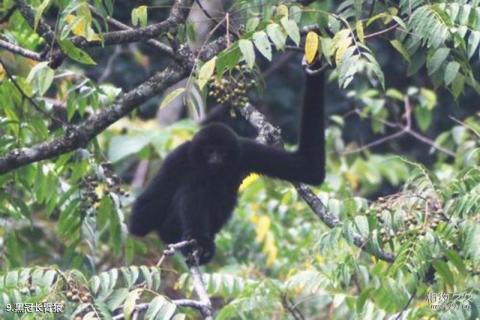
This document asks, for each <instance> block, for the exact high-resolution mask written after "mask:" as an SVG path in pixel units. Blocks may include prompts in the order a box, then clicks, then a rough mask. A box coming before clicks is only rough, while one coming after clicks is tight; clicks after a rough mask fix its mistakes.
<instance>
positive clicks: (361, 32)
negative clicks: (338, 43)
mask: <svg viewBox="0 0 480 320" xmlns="http://www.w3.org/2000/svg"><path fill="white" fill-rule="evenodd" d="M356 29H357V36H358V40H360V42H361V43H365V32H364V30H363V23H362V21H361V20H358V21H357V23H356Z"/></svg>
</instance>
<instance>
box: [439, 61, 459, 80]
mask: <svg viewBox="0 0 480 320" xmlns="http://www.w3.org/2000/svg"><path fill="white" fill-rule="evenodd" d="M459 70H460V63H458V62H456V61H451V62H449V63H448V65H447V68H446V69H445V75H444V76H443V80H444V81H445V85H446V86H448V85H449V84H450V83H452V82H453V80H455V78H456V77H457V74H458V71H459Z"/></svg>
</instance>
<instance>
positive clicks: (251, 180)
mask: <svg viewBox="0 0 480 320" xmlns="http://www.w3.org/2000/svg"><path fill="white" fill-rule="evenodd" d="M258 178H259V175H258V174H256V173H252V174H250V175H248V176H247V177H246V178H245V179H243V181H242V184H241V185H240V187H239V188H238V191H243V190H245V189H247V188H248V187H249V186H250V185H251V184H252V183H254V182H255V181H257V179H258Z"/></svg>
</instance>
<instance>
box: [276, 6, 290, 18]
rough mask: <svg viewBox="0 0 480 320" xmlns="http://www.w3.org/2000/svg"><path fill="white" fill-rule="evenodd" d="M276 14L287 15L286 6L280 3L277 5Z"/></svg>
mask: <svg viewBox="0 0 480 320" xmlns="http://www.w3.org/2000/svg"><path fill="white" fill-rule="evenodd" d="M277 15H278V16H280V17H288V7H287V6H286V5H284V4H281V5H279V6H278V7H277Z"/></svg>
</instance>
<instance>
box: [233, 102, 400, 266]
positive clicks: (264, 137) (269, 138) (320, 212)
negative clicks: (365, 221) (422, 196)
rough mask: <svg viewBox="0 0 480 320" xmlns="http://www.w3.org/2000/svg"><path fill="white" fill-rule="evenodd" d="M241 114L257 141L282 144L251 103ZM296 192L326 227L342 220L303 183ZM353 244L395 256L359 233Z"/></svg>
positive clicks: (383, 256) (391, 258) (383, 257)
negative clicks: (371, 243)
mask: <svg viewBox="0 0 480 320" xmlns="http://www.w3.org/2000/svg"><path fill="white" fill-rule="evenodd" d="M240 112H241V114H242V116H243V117H245V119H247V120H248V121H249V122H250V123H251V124H252V125H253V126H254V127H255V128H256V129H257V130H258V132H259V133H258V137H257V141H258V142H260V143H264V144H273V145H282V144H283V142H282V139H281V136H280V130H279V129H278V128H276V127H275V126H273V125H272V124H271V123H269V122H268V121H267V120H266V118H265V116H264V115H263V114H262V113H260V112H259V111H258V110H256V109H255V108H254V107H253V106H252V105H250V104H247V105H245V106H244V107H243V108H242V109H241V110H240ZM294 186H295V188H296V189H297V192H298V194H299V195H300V196H301V197H302V199H303V200H304V201H305V202H306V203H307V204H308V206H309V207H310V208H311V209H312V211H313V212H314V213H315V214H316V215H317V216H318V217H319V218H320V220H321V221H322V222H323V223H325V224H326V225H327V226H328V227H330V228H333V227H337V226H340V225H341V224H342V222H341V221H340V220H339V219H338V218H337V217H335V216H333V215H332V214H330V213H329V212H328V209H327V207H325V205H324V204H323V203H322V201H321V200H320V198H318V197H317V196H316V195H315V193H314V192H313V191H312V189H311V188H310V187H309V186H307V185H305V184H295V185H294ZM353 242H354V244H355V245H356V246H357V247H359V248H360V249H362V250H365V251H366V252H368V253H370V254H373V255H374V256H376V257H377V258H379V259H381V260H384V261H387V262H393V261H394V260H395V256H394V255H393V254H391V253H389V252H385V251H379V250H374V249H373V248H370V247H369V246H368V241H367V239H364V238H362V237H361V236H359V235H353Z"/></svg>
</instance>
